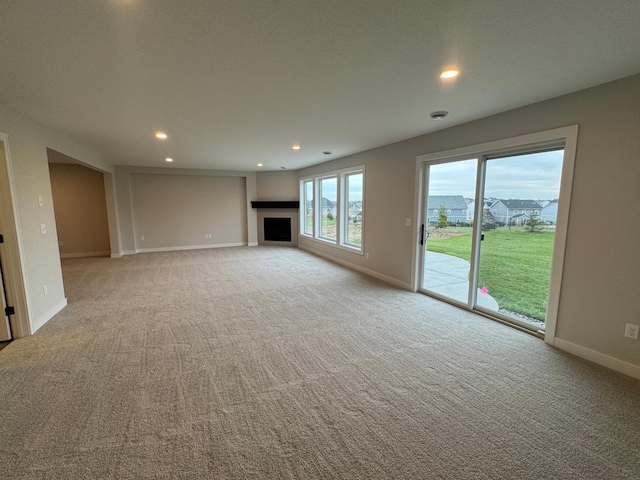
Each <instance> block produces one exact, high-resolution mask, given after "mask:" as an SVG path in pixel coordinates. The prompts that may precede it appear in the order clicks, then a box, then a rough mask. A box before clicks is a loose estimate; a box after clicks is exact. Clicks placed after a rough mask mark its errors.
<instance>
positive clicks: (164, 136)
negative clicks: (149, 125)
mask: <svg viewBox="0 0 640 480" xmlns="http://www.w3.org/2000/svg"><path fill="white" fill-rule="evenodd" d="M156 138H158V139H160V140H166V139H167V134H166V133H164V132H156Z"/></svg>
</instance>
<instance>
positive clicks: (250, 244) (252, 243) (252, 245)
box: [249, 242, 258, 247]
mask: <svg viewBox="0 0 640 480" xmlns="http://www.w3.org/2000/svg"><path fill="white" fill-rule="evenodd" d="M249 246H250V247H257V246H258V242H249Z"/></svg>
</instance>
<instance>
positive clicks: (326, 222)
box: [318, 177, 338, 240]
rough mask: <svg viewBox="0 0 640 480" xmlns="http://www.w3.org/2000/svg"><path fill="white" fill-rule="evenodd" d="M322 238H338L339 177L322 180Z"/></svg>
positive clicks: (320, 222)
mask: <svg viewBox="0 0 640 480" xmlns="http://www.w3.org/2000/svg"><path fill="white" fill-rule="evenodd" d="M319 197H320V221H319V222H318V223H319V224H320V238H326V239H327V240H335V239H336V216H337V212H336V205H337V203H338V199H337V197H338V178H337V177H331V178H323V179H321V180H320V195H319Z"/></svg>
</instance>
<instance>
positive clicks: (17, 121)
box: [0, 105, 112, 336]
mask: <svg viewBox="0 0 640 480" xmlns="http://www.w3.org/2000/svg"><path fill="white" fill-rule="evenodd" d="M0 132H2V133H4V134H6V135H7V140H8V145H9V152H10V158H9V163H10V169H11V177H12V182H13V195H14V200H15V203H14V210H15V215H16V225H17V232H18V237H17V239H16V241H17V242H18V243H19V250H20V252H21V257H22V264H23V273H24V297H25V298H24V310H25V311H24V312H19V313H20V317H21V318H23V319H24V320H25V325H24V328H20V329H19V330H18V332H17V333H18V336H21V335H28V334H30V333H33V332H34V331H36V330H37V329H38V328H40V326H42V325H43V324H44V323H45V322H46V321H48V320H49V319H50V318H51V317H52V316H53V315H55V313H57V312H58V311H59V310H60V309H61V308H63V307H64V306H65V305H66V298H65V294H64V288H63V283H62V270H61V267H60V256H59V253H58V241H57V234H56V227H55V217H54V213H53V200H52V194H51V182H50V179H49V165H48V160H47V147H50V148H52V149H55V150H57V151H58V152H62V153H65V154H67V155H69V156H71V157H73V158H77V159H79V160H81V161H83V162H85V163H87V164H90V165H93V166H95V167H97V168H100V169H102V170H104V171H107V172H109V171H112V167H111V166H110V165H109V163H108V162H107V161H106V160H105V158H104V157H102V156H101V155H99V154H98V153H96V152H94V151H93V150H92V149H90V148H86V147H83V146H81V145H79V144H77V143H75V142H73V141H71V140H69V139H67V138H65V137H64V136H62V135H59V134H57V133H55V132H53V131H51V130H48V129H46V128H44V127H42V126H40V125H38V124H37V123H35V122H33V121H31V120H30V119H28V118H26V117H24V116H23V115H21V114H19V113H16V112H14V111H13V110H11V109H9V108H8V107H6V106H3V105H0ZM39 197H42V206H40V204H39V201H38V199H39ZM41 224H44V225H46V229H47V233H46V234H44V235H42V234H41V233H40V225H41ZM44 285H47V288H48V295H44V291H43V286H44ZM18 307H19V308H20V306H18Z"/></svg>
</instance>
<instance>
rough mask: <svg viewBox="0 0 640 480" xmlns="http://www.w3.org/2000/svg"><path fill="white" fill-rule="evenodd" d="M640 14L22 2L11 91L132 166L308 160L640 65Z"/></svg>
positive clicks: (465, 5) (7, 12)
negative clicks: (159, 134)
mask: <svg viewBox="0 0 640 480" xmlns="http://www.w3.org/2000/svg"><path fill="white" fill-rule="evenodd" d="M639 17H640V2H638V1H637V0H615V1H608V2H602V1H601V0H563V1H561V2H559V1H557V0H537V1H535V2H527V1H512V2H504V1H503V0H484V1H482V2H477V1H476V2H470V1H468V0H448V1H446V2H442V1H436V0H403V1H402V2H389V1H387V0H350V1H348V2H326V1H318V0H271V1H269V2H203V1H194V0H191V1H189V0H182V1H180V2H176V1H174V0H154V1H141V0H135V1H123V0H117V1H116V0H111V1H84V2H77V1H70V0H60V1H56V2H42V1H26V0H25V1H20V2H10V5H5V8H3V11H2V15H1V16H0V65H3V68H2V70H1V71H0V84H1V85H2V86H3V88H2V91H0V103H4V104H6V105H8V106H10V107H12V108H14V109H16V110H18V111H21V112H23V113H25V114H27V115H29V116H30V117H32V118H34V119H36V120H37V121H38V122H39V123H42V124H45V125H49V126H50V127H52V128H53V129H55V130H56V131H60V132H64V133H66V134H68V135H69V136H71V137H74V138H83V139H85V140H86V141H87V142H89V143H91V144H92V145H95V146H97V147H98V148H99V149H100V150H101V151H103V152H105V153H108V154H109V156H110V157H111V158H112V159H114V163H116V164H118V165H129V166H131V165H135V166H159V165H162V162H163V161H164V158H165V157H166V156H171V157H173V158H174V160H175V162H174V166H175V168H212V169H226V170H251V171H257V170H258V167H257V166H256V164H257V163H259V162H262V163H263V164H264V167H263V169H264V170H279V169H280V168H281V167H282V166H284V167H287V168H289V169H291V170H295V169H298V168H302V167H307V166H309V165H311V164H314V163H318V162H323V161H325V160H326V158H327V157H326V156H324V155H323V153H322V152H323V151H325V150H330V151H332V152H333V158H339V157H341V156H345V155H348V154H353V153H356V152H359V151H363V150H367V149H370V148H373V147H377V146H382V145H387V144H390V143H393V142H397V141H401V140H404V139H408V138H412V137H415V136H417V135H421V134H424V133H428V132H432V131H435V130H438V129H442V128H446V127H449V126H452V125H456V124H462V123H464V122H468V121H471V120H474V119H478V118H482V117H485V116H487V115H491V114H495V113H498V112H500V111H506V110H509V109H513V108H516V107H519V106H523V105H527V104H530V103H533V102H537V101H541V100H545V99H548V98H552V97H555V96H558V95H562V94H566V93H569V92H572V91H577V90H580V89H583V88H587V87H590V86H593V85H597V84H600V83H604V82H606V81H610V80H614V79H617V78H622V77H625V76H628V75H632V74H636V73H638V72H640V56H638V54H637V45H640V29H638V28H637V23H638V21H637V19H638V18H639ZM448 64H457V65H459V66H460V67H461V69H462V74H461V76H460V78H459V79H458V81H456V82H453V83H443V82H442V81H440V79H439V78H438V74H439V72H440V70H441V69H442V68H443V67H445V66H446V65H448ZM435 110H448V111H449V112H450V115H449V116H448V117H447V118H446V119H445V120H443V121H441V122H433V121H431V120H430V119H429V117H428V115H429V113H430V112H433V111H435ZM155 130H165V131H167V133H168V134H169V139H168V140H167V141H166V142H158V141H156V140H155V139H154V138H153V132H154V131H155ZM293 143H300V144H301V145H302V149H301V150H300V151H298V152H294V151H292V150H291V148H290V146H291V144H293ZM65 153H69V152H65ZM75 158H77V157H75Z"/></svg>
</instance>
